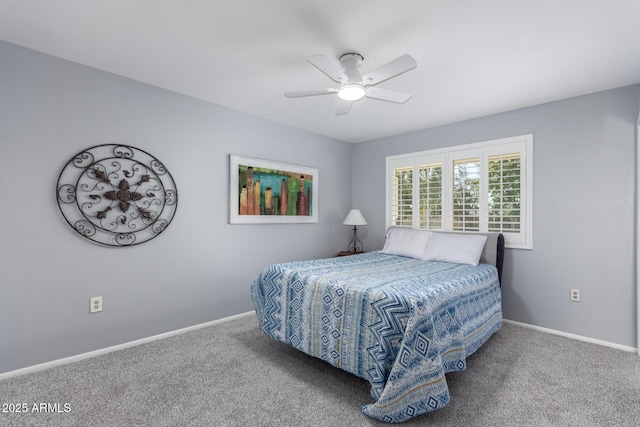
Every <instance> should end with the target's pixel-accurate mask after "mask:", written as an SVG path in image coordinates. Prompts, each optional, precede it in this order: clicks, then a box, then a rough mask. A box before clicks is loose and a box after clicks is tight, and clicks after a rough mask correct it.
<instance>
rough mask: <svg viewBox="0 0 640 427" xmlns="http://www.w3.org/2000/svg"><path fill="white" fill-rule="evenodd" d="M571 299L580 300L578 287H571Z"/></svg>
mask: <svg viewBox="0 0 640 427" xmlns="http://www.w3.org/2000/svg"><path fill="white" fill-rule="evenodd" d="M571 301H575V302H580V289H571Z"/></svg>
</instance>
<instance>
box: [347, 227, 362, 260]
mask: <svg viewBox="0 0 640 427" xmlns="http://www.w3.org/2000/svg"><path fill="white" fill-rule="evenodd" d="M347 252H351V253H352V254H359V253H362V252H364V246H363V245H362V242H361V241H360V239H358V227H357V226H355V225H354V226H353V238H352V239H351V241H350V242H349V246H348V250H347Z"/></svg>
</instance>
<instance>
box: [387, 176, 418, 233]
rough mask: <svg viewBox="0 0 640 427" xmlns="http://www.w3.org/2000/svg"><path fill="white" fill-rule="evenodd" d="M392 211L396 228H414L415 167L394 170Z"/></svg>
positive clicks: (393, 223)
mask: <svg viewBox="0 0 640 427" xmlns="http://www.w3.org/2000/svg"><path fill="white" fill-rule="evenodd" d="M393 175H394V178H393V190H392V191H393V194H392V202H391V209H392V211H393V213H392V214H391V215H392V218H393V219H392V223H391V225H394V226H396V227H412V221H413V167H411V166H409V167H407V166H403V167H397V168H394V171H393Z"/></svg>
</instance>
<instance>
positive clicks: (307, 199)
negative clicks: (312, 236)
mask: <svg viewBox="0 0 640 427" xmlns="http://www.w3.org/2000/svg"><path fill="white" fill-rule="evenodd" d="M229 160H230V161H229V171H230V177H229V183H230V186H229V187H230V188H229V194H230V196H229V197H230V198H229V222H230V223H231V224H272V223H317V222H318V169H315V168H309V167H305V166H296V165H290V164H286V163H277V162H272V161H269V160H260V159H252V158H248V157H240V156H236V155H233V154H232V155H231V156H230V159H229Z"/></svg>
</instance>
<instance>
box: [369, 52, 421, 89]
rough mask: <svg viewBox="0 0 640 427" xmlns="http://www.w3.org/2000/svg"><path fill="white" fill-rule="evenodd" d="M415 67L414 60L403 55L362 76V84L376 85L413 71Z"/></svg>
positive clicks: (416, 64)
mask: <svg viewBox="0 0 640 427" xmlns="http://www.w3.org/2000/svg"><path fill="white" fill-rule="evenodd" d="M417 66H418V63H417V62H416V60H415V59H413V58H412V57H411V56H410V55H407V54H404V55H402V56H399V57H397V58H396V59H394V60H393V61H391V62H387V63H386V64H384V65H383V66H381V67H378V68H376V69H375V70H373V71H371V72H370V73H368V74H365V75H364V76H362V83H363V84H366V85H376V84H378V83H380V82H383V81H385V80H388V79H390V78H391V77H395V76H397V75H398V74H402V73H405V72H407V71H409V70H413V69H414V68H416V67H417Z"/></svg>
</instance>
